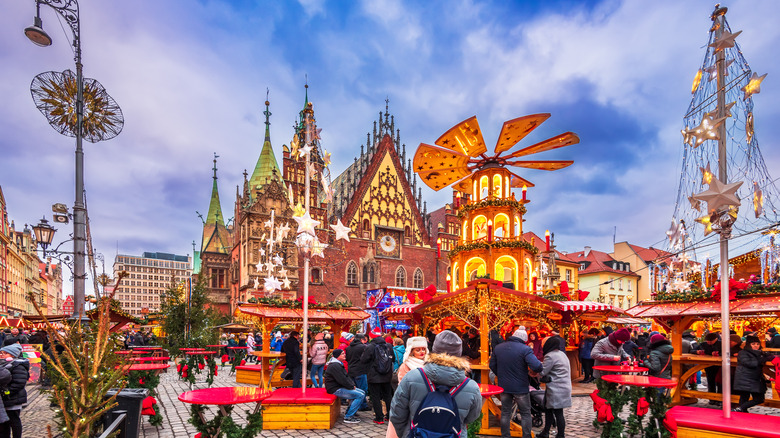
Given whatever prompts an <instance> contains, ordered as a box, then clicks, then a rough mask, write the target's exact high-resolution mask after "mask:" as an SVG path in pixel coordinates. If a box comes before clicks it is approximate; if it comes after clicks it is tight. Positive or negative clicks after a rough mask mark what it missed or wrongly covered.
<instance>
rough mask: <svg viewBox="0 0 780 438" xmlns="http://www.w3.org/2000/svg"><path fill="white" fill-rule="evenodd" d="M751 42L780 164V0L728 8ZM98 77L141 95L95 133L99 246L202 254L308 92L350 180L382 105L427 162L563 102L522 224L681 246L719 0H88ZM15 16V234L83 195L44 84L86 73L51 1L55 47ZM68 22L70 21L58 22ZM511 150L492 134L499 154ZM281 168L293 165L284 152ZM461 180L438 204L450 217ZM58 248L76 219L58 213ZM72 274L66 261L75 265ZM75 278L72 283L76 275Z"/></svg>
mask: <svg viewBox="0 0 780 438" xmlns="http://www.w3.org/2000/svg"><path fill="white" fill-rule="evenodd" d="M723 5H724V6H727V7H728V8H729V12H728V14H727V20H728V21H729V24H730V26H731V28H732V30H743V33H742V34H741V35H740V36H739V37H738V39H737V42H738V44H739V45H740V46H741V49H742V52H743V54H744V56H745V58H746V60H747V62H748V63H749V64H750V66H751V68H752V69H753V70H754V71H756V72H758V73H759V74H763V73H768V74H769V75H768V77H767V79H766V80H765V81H764V82H763V84H762V90H761V93H760V94H758V95H756V96H754V103H755V109H754V114H755V130H756V136H757V138H758V140H759V143H760V145H761V150H762V152H763V155H764V159H765V160H766V162H767V166H768V168H769V170H770V172H771V173H774V174H777V173H780V172H777V170H778V169H779V168H780V167H779V166H778V164H780V151H778V148H777V144H776V143H777V139H778V138H780V124H778V123H777V120H780V105H778V102H780V92H778V89H780V88H778V87H776V86H775V85H774V84H775V83H776V82H775V80H776V79H775V78H778V77H780V58H778V56H777V53H778V44H779V43H780V27H778V26H777V23H776V21H777V17H778V16H780V2H777V1H775V0H738V1H737V0H735V1H731V2H728V3H724V4H723ZM80 7H81V40H82V58H83V65H84V74H85V76H86V77H88V78H95V79H97V80H98V81H100V83H102V84H103V86H104V87H105V88H106V89H107V91H108V93H109V94H110V95H111V96H112V97H113V98H114V99H115V100H116V102H117V103H118V104H119V106H120V107H121V108H122V112H123V115H124V119H125V125H124V129H123V131H122V132H121V134H120V135H119V136H117V137H116V138H114V139H112V140H109V141H105V142H100V143H96V144H92V143H87V142H85V143H84V149H85V185H86V192H87V204H88V210H89V217H90V224H91V231H92V237H93V241H94V246H95V250H96V251H97V252H99V253H101V254H102V255H103V256H104V258H105V260H106V265H107V266H106V269H107V270H108V271H111V265H112V263H113V261H114V257H115V255H116V254H117V252H119V253H121V254H131V255H140V254H141V253H142V252H145V251H151V252H157V251H159V252H168V253H175V254H181V255H185V254H187V255H191V254H192V252H193V246H192V242H193V241H195V243H196V246H198V248H199V246H200V240H201V231H202V222H201V219H200V218H199V217H198V216H197V214H196V211H199V212H201V213H203V214H204V215H205V213H206V212H207V211H208V204H209V198H210V194H211V186H212V179H211V176H212V170H211V168H212V159H213V155H214V153H216V154H217V155H219V159H218V164H217V166H218V177H219V180H218V184H219V190H220V197H221V199H222V209H223V212H224V215H225V217H227V218H229V217H230V216H232V209H233V201H234V199H235V193H236V186H238V185H241V184H242V181H243V175H242V173H243V171H244V170H245V169H246V170H247V171H248V172H250V173H251V171H252V169H253V168H254V165H255V163H256V161H257V157H258V156H259V154H260V150H261V147H262V143H263V137H264V128H265V127H264V124H263V123H264V116H263V114H262V113H263V111H264V110H265V107H264V101H265V100H266V90H269V100H270V102H271V108H270V110H271V112H272V116H271V142H272V144H273V146H274V151H275V153H276V156H277V158H279V159H280V158H281V155H282V154H281V148H282V145H283V144H289V142H290V140H291V137H292V133H293V132H292V124H293V121H294V120H295V118H296V117H297V115H298V112H299V111H300V110H301V108H302V106H303V102H304V85H305V84H306V83H307V82H308V85H309V89H308V92H309V94H308V95H309V100H310V101H312V102H313V103H314V110H315V115H316V118H317V122H318V126H319V127H320V128H322V144H323V147H324V148H325V149H326V150H328V151H329V152H331V153H332V154H333V164H331V168H330V170H331V174H332V175H333V176H335V175H338V174H339V173H341V172H342V171H343V170H344V169H345V168H346V167H347V166H348V165H349V164H350V163H352V162H353V158H354V157H355V155H356V151H357V150H359V147H360V145H361V144H363V143H364V142H365V140H366V133H367V132H370V131H371V130H372V128H373V121H374V120H376V119H377V117H378V114H379V111H383V110H384V109H385V99H389V110H390V113H391V114H392V115H394V116H395V124H396V128H398V129H400V133H401V134H400V135H401V141H402V142H403V143H405V144H406V146H407V153H408V154H409V156H411V155H412V153H413V151H414V150H415V149H416V147H417V145H419V144H420V143H423V142H424V143H433V142H434V141H435V140H436V139H437V138H438V137H439V136H440V135H441V134H442V133H444V132H445V131H446V130H447V129H449V128H450V127H452V126H453V125H455V124H457V123H458V122H460V121H462V120H464V119H466V118H469V117H471V116H474V115H476V116H477V118H478V120H479V123H480V126H481V128H482V131H483V135H484V138H485V142H486V144H487V145H488V147H489V148H492V145H493V144H495V141H496V137H497V136H498V134H499V132H500V129H501V125H502V124H503V122H504V121H506V120H510V119H513V118H516V117H520V116H524V115H528V114H534V113H542V112H549V113H551V114H552V117H551V118H550V119H549V120H548V121H547V122H545V123H544V124H543V125H542V126H541V127H539V128H538V129H536V130H535V131H534V132H533V133H532V134H531V135H529V137H527V138H526V139H525V140H523V141H522V142H521V145H522V146H528V145H530V144H532V143H535V142H537V141H541V140H544V139H546V138H548V137H551V136H554V135H556V134H559V133H562V132H565V131H573V132H575V133H577V134H578V135H579V136H580V138H581V142H580V144H578V145H574V146H570V147H567V148H561V149H558V150H556V151H550V152H545V153H543V154H538V155H534V156H533V159H545V160H546V159H563V160H569V159H570V160H574V161H575V163H574V165H573V166H571V167H569V168H566V169H563V170H559V171H555V172H544V171H538V170H526V171H522V172H521V173H520V175H522V176H523V177H525V178H527V179H529V180H530V181H532V182H533V183H534V184H536V187H534V188H531V189H529V191H528V198H529V199H530V200H531V203H530V204H529V205H528V213H527V214H526V215H525V219H526V222H525V225H524V230H525V231H534V232H536V233H537V234H539V235H542V234H543V233H544V231H545V230H546V229H549V230H550V231H551V232H554V233H555V240H556V244H557V247H558V249H560V250H563V251H569V252H572V251H581V250H582V249H583V248H584V247H585V246H590V247H592V248H593V249H596V250H599V251H604V252H611V251H612V242H613V239H615V240H616V241H617V242H621V241H629V242H631V243H634V244H638V245H641V246H655V247H663V242H664V239H665V237H666V235H665V231H666V230H667V229H668V227H669V221H670V219H671V217H672V214H673V212H674V206H675V205H674V204H675V198H676V193H677V187H678V184H679V179H680V166H681V162H682V137H681V135H680V129H681V128H682V123H683V116H684V115H685V112H686V110H687V108H688V105H689V103H690V100H691V94H690V93H691V82H692V80H693V77H694V74H695V72H696V71H697V69H698V68H699V67H700V65H701V62H702V59H703V58H704V54H705V48H706V44H707V40H708V32H709V28H710V25H711V21H710V14H711V12H712V10H713V7H714V2H705V1H700V0H696V1H693V0H688V1H685V0H683V1H680V0H659V1H655V2H651V3H648V2H640V1H629V0H626V1H617V0H604V1H574V0H570V1H550V0H547V1H511V2H506V1H479V2H475V1H466V0H448V1H425V2H415V1H400V0H399V1H392V0H372V1H316V0H299V1H297V2H296V1H292V0H290V1H248V0H243V1H238V0H235V1H228V0H221V1H217V0H213V1H205V0H199V1H193V0H166V1H164V2H163V1H155V0H134V1H132V2H120V1H105V0H81V1H80ZM2 9H3V13H2V14H0V187H2V190H3V193H4V195H5V199H6V202H7V207H8V213H9V218H10V219H11V220H13V221H14V222H15V225H16V229H17V230H19V229H22V228H23V227H24V224H30V225H32V224H35V223H37V222H38V221H39V220H40V218H41V216H43V215H45V216H46V217H47V219H49V220H51V208H50V206H51V205H52V204H54V203H65V204H67V205H69V206H71V205H72V204H73V199H74V173H75V172H74V150H75V141H74V140H73V139H72V138H69V137H65V136H62V135H60V134H58V133H57V132H56V131H54V130H53V129H52V128H50V127H49V126H48V123H47V121H46V119H45V118H44V117H43V116H42V115H41V113H40V112H39V111H38V110H37V109H36V107H35V105H34V104H33V101H32V98H31V96H30V91H29V88H30V82H31V81H32V79H33V78H34V77H35V76H36V75H38V74H39V73H42V72H46V71H52V70H53V71H62V70H65V69H74V63H73V52H72V50H71V47H70V42H71V34H70V31H69V30H67V28H66V27H63V26H64V23H62V20H58V18H59V17H58V15H57V14H55V13H54V12H53V11H52V10H51V9H50V8H47V7H45V6H42V7H41V18H42V20H43V27H44V29H46V30H47V31H48V32H49V34H50V35H51V36H52V38H53V39H54V44H53V45H52V46H51V47H47V48H40V47H36V46H34V45H32V43H30V42H29V41H28V40H27V39H26V37H25V36H24V34H23V29H24V28H25V27H27V26H29V25H31V24H32V22H33V16H34V14H35V2H34V1H33V0H24V1H23V0H15V1H6V2H4V4H3V6H2ZM61 23H62V24H61ZM491 150H492V149H491ZM280 165H281V164H280ZM450 197H451V191H449V190H448V189H445V190H442V191H440V192H433V191H432V190H429V189H428V188H427V187H426V188H424V190H423V198H424V199H425V200H426V201H427V204H428V211H432V210H434V209H436V208H438V207H440V206H442V205H443V204H444V203H445V202H448V201H449V200H450V199H451V198H450ZM57 228H58V230H59V231H58V233H57V235H56V236H55V239H54V244H55V245H56V244H57V243H58V242H60V241H62V240H65V239H67V238H68V234H70V233H71V232H72V226H71V225H64V226H63V225H58V226H57ZM65 280H66V283H69V281H68V273H67V270H66V271H65ZM66 287H67V286H66Z"/></svg>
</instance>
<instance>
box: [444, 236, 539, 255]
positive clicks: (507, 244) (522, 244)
mask: <svg viewBox="0 0 780 438" xmlns="http://www.w3.org/2000/svg"><path fill="white" fill-rule="evenodd" d="M489 248H519V249H524V250H526V251H528V252H530V253H531V254H533V255H536V254H537V253H538V252H539V249H538V248H536V247H535V246H533V245H531V243H530V242H526V241H525V240H498V241H494V242H481V241H478V242H470V243H466V244H464V245H458V246H456V247H455V248H452V249H451V250H450V254H449V256H450V257H455V255H456V254H458V253H459V252H461V251H472V250H475V249H482V250H487V249H489Z"/></svg>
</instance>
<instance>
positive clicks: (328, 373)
mask: <svg viewBox="0 0 780 438" xmlns="http://www.w3.org/2000/svg"><path fill="white" fill-rule="evenodd" d="M322 378H323V379H324V382H325V391H326V392H327V393H328V394H334V393H335V392H336V391H337V390H339V389H341V388H344V389H355V381H354V380H352V377H349V376H348V375H347V370H345V369H344V364H343V363H341V361H340V360H338V359H336V358H335V357H331V358H330V360H329V361H328V364H327V365H326V366H325V373H324V374H323V375H322Z"/></svg>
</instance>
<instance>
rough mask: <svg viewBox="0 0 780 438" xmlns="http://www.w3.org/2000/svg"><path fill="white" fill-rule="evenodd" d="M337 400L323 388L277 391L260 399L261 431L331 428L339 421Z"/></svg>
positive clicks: (338, 402) (281, 389)
mask: <svg viewBox="0 0 780 438" xmlns="http://www.w3.org/2000/svg"><path fill="white" fill-rule="evenodd" d="M339 411H340V401H339V399H338V398H337V397H336V396H334V395H332V394H328V393H327V392H325V388H306V396H303V395H301V388H279V389H277V390H275V391H274V393H273V395H271V396H270V397H268V398H267V399H265V400H263V429H264V430H282V429H330V428H332V427H333V425H334V424H335V423H336V420H338V418H339Z"/></svg>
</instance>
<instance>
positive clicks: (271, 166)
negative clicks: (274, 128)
mask: <svg viewBox="0 0 780 438" xmlns="http://www.w3.org/2000/svg"><path fill="white" fill-rule="evenodd" d="M267 99H268V95H267V94H266V101H265V111H263V114H264V115H265V140H264V141H263V149H262V150H261V151H260V157H259V158H258V159H257V164H256V165H255V170H254V171H253V172H252V177H251V178H250V179H249V193H250V198H252V199H254V191H255V190H256V189H257V188H258V187H262V186H264V185H266V184H268V183H269V182H271V181H272V180H277V181H278V182H279V184H281V186H282V187H284V181H283V180H282V172H281V171H280V170H279V164H278V163H277V162H276V155H274V149H273V147H272V146H271V122H270V117H271V111H269V109H268V107H269V105H270V103H269V102H268V100H267Z"/></svg>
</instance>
